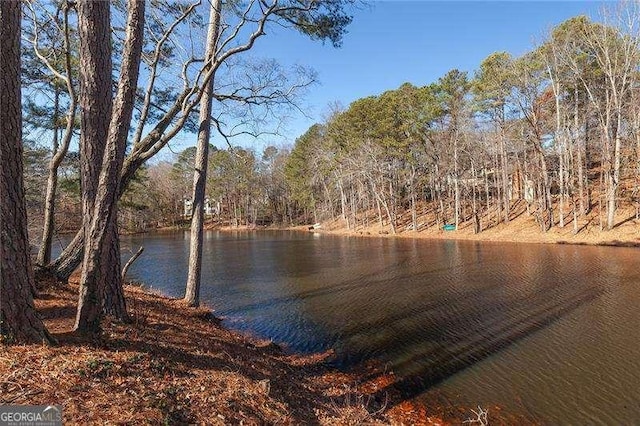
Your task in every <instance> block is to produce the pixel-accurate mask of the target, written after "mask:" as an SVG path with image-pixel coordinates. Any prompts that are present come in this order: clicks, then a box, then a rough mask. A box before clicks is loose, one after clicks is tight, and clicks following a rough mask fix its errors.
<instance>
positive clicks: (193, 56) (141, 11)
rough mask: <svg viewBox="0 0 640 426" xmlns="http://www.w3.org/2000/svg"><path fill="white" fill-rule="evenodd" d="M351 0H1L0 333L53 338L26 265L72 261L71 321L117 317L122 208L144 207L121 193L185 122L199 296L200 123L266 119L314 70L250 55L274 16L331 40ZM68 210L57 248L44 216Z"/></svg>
mask: <svg viewBox="0 0 640 426" xmlns="http://www.w3.org/2000/svg"><path fill="white" fill-rule="evenodd" d="M352 3H353V2H352V1H351V0H327V1H323V2H317V1H315V0H284V1H283V0H250V1H248V2H221V1H217V0H216V1H209V2H202V1H163V0H160V1H153V2H146V1H145V0H127V1H116V2H107V1H91V0H80V1H68V0H30V1H20V0H7V1H2V2H0V28H1V34H0V35H1V40H0V59H1V60H0V84H1V86H0V93H1V94H2V96H1V104H0V123H1V124H0V138H1V139H0V147H1V149H0V166H1V173H0V177H1V179H0V205H1V206H2V210H1V215H0V231H1V232H0V234H1V245H0V248H1V256H2V264H1V269H0V277H1V278H0V280H1V281H0V336H2V342H42V341H47V342H53V338H52V337H51V336H50V335H49V333H48V332H47V330H46V328H45V326H44V325H43V323H42V321H41V320H40V319H39V317H38V315H37V313H36V311H35V308H34V303H33V300H34V298H37V297H38V290H37V286H36V281H35V278H34V277H35V276H36V275H38V276H41V277H45V276H47V275H49V276H53V277H56V278H57V279H62V280H65V281H66V280H68V278H69V276H70V275H71V273H72V272H73V271H75V270H76V269H78V268H79V271H80V280H79V296H78V306H77V314H76V320H75V327H74V330H75V332H76V333H78V334H81V335H85V336H91V335H93V334H95V333H96V332H99V330H100V323H101V320H102V318H103V317H104V315H112V316H113V317H114V318H116V319H119V320H123V321H127V320H128V319H129V318H128V315H127V307H126V302H125V299H124V292H123V287H122V284H123V283H122V279H123V278H122V275H121V265H120V244H119V232H118V231H119V229H120V224H119V222H120V221H121V220H122V219H123V217H122V215H119V208H121V209H132V208H134V209H135V208H142V207H144V206H145V203H144V200H140V197H135V196H133V195H132V194H135V192H136V190H138V191H139V192H141V193H145V192H146V191H145V188H144V185H145V183H144V182H145V167H144V165H145V163H147V161H148V160H150V159H151V158H152V157H153V156H154V155H156V154H157V153H158V152H159V151H160V150H161V149H162V148H163V147H165V146H167V144H168V143H169V142H170V141H171V140H172V139H173V138H174V137H175V136H176V135H177V134H179V133H180V132H182V131H187V132H191V133H194V134H197V145H196V148H195V152H194V155H193V157H194V159H195V163H192V164H190V165H189V169H188V170H189V171H190V173H191V178H192V182H193V186H192V187H191V188H190V189H189V196H190V198H191V199H192V200H193V205H194V208H193V215H192V222H191V228H192V233H193V238H192V241H191V243H192V246H191V257H190V259H191V260H190V267H189V277H188V280H187V285H186V296H185V302H186V303H187V305H189V306H197V305H198V304H199V280H200V266H201V262H202V241H201V240H202V226H203V224H202V222H203V214H202V211H203V204H204V198H205V183H206V181H207V180H209V179H208V176H207V165H208V162H209V155H208V152H207V151H208V148H209V144H210V138H211V133H212V130H215V131H216V132H217V133H218V134H219V135H221V136H222V137H223V138H225V139H228V138H231V137H233V136H234V135H237V134H256V135H257V134H260V133H263V132H269V128H270V127H269V125H268V123H270V122H271V121H277V118H278V117H280V116H282V115H283V114H284V113H286V111H288V110H290V109H293V108H298V105H297V104H296V102H297V101H298V99H299V97H300V95H301V94H302V92H303V91H304V89H305V88H306V87H307V86H308V85H309V84H312V83H313V81H314V75H313V73H312V72H310V71H309V70H306V69H304V68H303V67H295V68H294V69H285V68H284V67H283V66H281V65H280V64H278V63H277V62H274V61H272V60H259V59H256V58H252V57H249V56H247V54H246V53H247V52H249V51H251V50H252V49H253V47H254V46H255V45H256V43H257V42H259V40H260V39H261V38H263V37H265V36H266V35H267V32H266V29H267V28H270V27H273V26H278V27H280V28H289V29H291V30H292V31H298V32H300V33H302V34H304V35H306V36H308V37H310V38H311V39H314V40H322V41H328V42H329V43H331V44H333V45H334V46H339V45H340V42H341V40H342V37H343V35H344V34H345V32H346V27H347V25H348V24H349V23H350V22H351V16H350V15H349V14H348V10H349V9H350V8H351V5H352ZM48 144H50V145H48ZM75 144H77V146H78V150H77V152H76V153H72V152H70V148H72V147H74V146H75ZM24 152H26V153H27V154H28V155H24ZM185 155H187V156H188V155H190V154H188V153H187V154H185ZM233 155H234V156H236V153H235V152H234V153H233ZM213 157H216V156H215V155H214V156H213ZM234 158H235V157H234ZM230 161H235V160H230ZM222 163H224V161H222ZM220 167H227V166H225V165H223V164H222V165H220ZM161 168H162V165H157V166H154V169H156V170H153V172H154V173H155V172H156V171H158V170H160V169H161ZM171 169H172V173H177V172H174V169H175V170H177V169H178V167H175V168H174V167H172V168H171ZM25 170H26V172H27V173H26V174H25ZM146 173H148V174H149V175H150V176H153V174H152V173H150V170H146ZM159 173H160V174H161V172H159ZM156 174H158V173H156ZM218 176H219V175H218V174H216V173H213V174H212V176H211V177H212V178H213V179H216V178H217V177H218ZM154 184H157V185H159V184H160V182H159V179H158V180H155V181H154ZM141 185H142V186H141ZM136 187H137V189H136ZM147 196H149V194H147ZM183 196H184V194H183ZM235 197H236V198H235V199H236V200H237V202H238V203H243V206H246V204H244V203H245V199H244V198H243V197H244V194H242V195H237V196H235ZM74 204H75V206H74ZM27 207H29V212H27ZM74 212H75V213H79V214H78V215H76V217H78V216H79V217H78V218H77V219H76V220H75V222H74V220H73V219H70V218H68V217H67V218H65V220H64V221H63V222H66V223H64V226H65V227H66V228H67V229H74V228H75V229H74V230H75V231H77V232H76V234H75V237H74V238H73V239H72V241H71V242H70V243H69V244H68V245H67V246H66V247H65V249H64V250H63V251H62V253H61V254H60V255H59V256H58V257H57V258H56V259H53V258H52V244H53V240H54V236H55V234H56V227H57V226H60V225H61V224H60V220H59V219H58V220H56V218H60V216H61V213H62V215H65V216H73V214H72V213H74ZM66 213H69V214H66ZM119 216H120V217H119ZM125 219H126V215H125ZM134 220H135V219H134ZM29 230H31V235H29ZM34 230H36V231H35V233H36V235H34ZM40 236H41V238H39V237H40ZM30 243H32V244H33V245H34V246H37V247H39V249H38V250H37V253H34V256H33V258H32V256H31V254H32V253H31V246H30Z"/></svg>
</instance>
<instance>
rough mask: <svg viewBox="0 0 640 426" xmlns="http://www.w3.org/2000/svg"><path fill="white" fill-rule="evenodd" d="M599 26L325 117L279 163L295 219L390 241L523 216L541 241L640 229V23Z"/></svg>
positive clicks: (624, 18)
mask: <svg viewBox="0 0 640 426" xmlns="http://www.w3.org/2000/svg"><path fill="white" fill-rule="evenodd" d="M601 18H602V19H601V20H599V21H592V20H590V19H589V18H587V17H585V16H578V17H575V18H571V19H569V20H567V21H565V22H563V23H561V24H560V25H558V26H556V27H555V28H553V29H552V30H551V31H550V32H549V34H548V35H547V37H546V38H545V39H544V40H543V41H542V42H541V43H540V44H539V45H538V46H536V47H535V48H534V49H532V50H531V51H529V52H527V53H525V54H524V55H522V56H519V57H514V56H512V55H510V54H509V53H507V52H496V53H493V54H491V55H489V56H488V57H487V58H486V59H484V60H483V61H482V63H481V64H480V65H479V67H478V69H477V71H476V72H475V73H474V74H473V75H469V74H468V73H467V72H463V71H460V70H456V69H454V70H451V71H449V72H448V73H446V74H445V75H444V76H442V77H441V78H439V79H438V81H436V82H434V83H433V84H429V85H427V86H424V87H416V86H414V85H412V84H409V83H406V84H403V85H402V86H401V87H399V88H397V89H395V90H389V91H387V92H384V93H382V94H380V95H378V96H370V97H366V98H363V99H359V100H357V101H355V102H353V103H352V104H351V105H350V106H349V107H348V108H346V109H343V110H336V111H334V113H333V114H331V116H330V117H329V118H328V119H327V120H326V121H325V122H323V123H319V124H316V125H314V126H312V127H311V128H309V129H308V131H307V132H306V133H305V134H304V135H303V136H301V137H300V138H299V139H298V140H297V141H296V144H295V146H294V148H293V149H292V152H291V155H290V157H289V159H288V161H287V165H286V174H287V177H288V182H289V185H290V191H291V194H292V197H293V199H294V200H295V203H296V206H297V211H298V214H299V215H300V216H301V217H302V218H305V219H306V220H307V221H314V222H315V221H320V220H327V219H336V218H340V219H342V220H343V221H344V223H345V225H346V227H347V228H348V229H352V230H353V229H356V228H357V227H362V226H365V227H366V226H371V225H372V224H375V223H378V224H379V226H380V227H382V228H383V229H387V230H388V231H385V232H391V233H396V232H399V230H405V229H411V230H421V229H424V228H426V227H433V226H437V227H442V226H444V225H449V226H450V227H455V229H458V228H460V227H461V226H463V225H465V226H467V225H468V226H472V229H473V230H474V232H476V233H479V232H482V231H484V230H486V229H488V228H491V227H493V226H496V225H498V224H500V223H507V222H509V221H510V220H512V219H513V218H514V217H516V216H518V215H519V214H521V213H524V212H525V211H526V213H528V214H530V215H532V216H533V217H535V220H536V222H537V223H538V224H539V227H540V230H541V232H546V231H548V230H549V229H551V228H552V227H556V226H557V227H561V228H562V227H564V226H567V225H569V224H572V226H573V232H574V233H578V232H579V231H580V230H581V228H582V227H581V226H580V227H579V226H578V224H579V223H580V221H581V220H582V219H584V218H585V217H586V216H587V215H589V214H590V213H591V214H592V215H595V214H597V219H596V220H597V223H599V226H600V229H601V230H609V229H612V228H613V227H614V226H615V225H616V217H617V216H616V214H618V215H620V214H621V213H620V211H621V209H624V210H625V211H628V210H632V211H634V212H635V215H636V217H637V216H638V213H639V212H640V197H639V196H640V194H639V193H638V188H639V183H640V109H639V106H640V102H639V100H640V32H639V31H640V10H639V9H638V5H637V3H623V4H621V5H617V6H615V7H611V8H609V9H607V10H606V11H605V12H604V13H603V15H602V16H601ZM427 213H428V214H427ZM425 217H429V218H430V219H429V220H426V219H420V218H425Z"/></svg>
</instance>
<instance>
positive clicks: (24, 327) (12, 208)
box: [0, 0, 52, 343]
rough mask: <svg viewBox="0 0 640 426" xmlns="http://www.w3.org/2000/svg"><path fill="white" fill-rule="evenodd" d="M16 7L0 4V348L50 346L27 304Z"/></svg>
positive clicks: (30, 283)
mask: <svg viewBox="0 0 640 426" xmlns="http://www.w3.org/2000/svg"><path fill="white" fill-rule="evenodd" d="M20 27H21V2H20V1H11V0H10V1H2V2H0V94H1V96H0V166H1V167H0V242H1V244H0V261H1V262H0V343H3V342H5V340H4V339H5V338H6V339H8V340H7V341H16V342H25V343H26V342H42V341H46V342H52V339H51V337H50V336H49V334H48V333H47V330H46V328H45V326H44V324H43V323H42V321H41V320H40V318H39V317H38V315H37V313H36V310H35V307H34V305H33V295H32V292H33V289H34V288H35V283H34V279H33V270H32V267H31V257H30V250H29V236H28V233H27V210H26V205H25V198H24V182H23V175H22V173H23V163H22V102H21V92H20V90H21V87H20V34H21V32H20Z"/></svg>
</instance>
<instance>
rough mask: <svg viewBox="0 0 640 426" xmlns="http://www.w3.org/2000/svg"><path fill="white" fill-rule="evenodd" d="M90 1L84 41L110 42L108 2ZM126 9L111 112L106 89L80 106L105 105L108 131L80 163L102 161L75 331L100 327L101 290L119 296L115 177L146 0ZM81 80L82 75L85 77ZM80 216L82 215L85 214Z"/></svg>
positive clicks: (126, 127)
mask: <svg viewBox="0 0 640 426" xmlns="http://www.w3.org/2000/svg"><path fill="white" fill-rule="evenodd" d="M90 3H92V4H93V6H82V7H80V8H79V10H78V19H79V23H80V25H79V27H80V28H81V30H82V29H83V25H82V20H81V19H80V18H81V16H82V14H81V12H80V10H81V9H84V8H86V10H85V13H86V15H85V17H84V18H85V19H86V21H85V22H86V23H87V24H88V25H86V27H88V29H89V30H91V29H92V30H93V33H94V37H97V39H95V40H88V41H89V42H91V41H102V42H104V41H105V39H106V41H107V42H109V41H110V40H109V38H110V22H109V21H110V19H109V18H110V17H109V4H108V3H107V4H106V7H98V6H96V4H97V3H100V2H97V3H93V2H90ZM92 9H93V10H92ZM127 9H128V17H127V29H126V38H125V42H124V49H123V61H122V67H121V73H120V79H119V81H118V89H117V92H116V97H115V102H114V108H113V114H111V94H110V92H111V91H110V89H109V93H108V94H107V97H108V100H104V101H102V102H99V101H98V100H96V99H95V98H94V99H91V97H90V96H87V98H88V99H87V98H85V102H89V103H91V102H94V103H95V104H94V105H95V106H96V107H97V109H98V110H99V111H100V112H101V113H102V112H107V109H106V108H104V105H106V104H108V110H109V111H108V112H109V114H108V115H106V121H107V123H108V130H107V138H106V147H105V149H104V153H103V158H100V159H98V158H88V159H85V161H91V160H93V161H97V162H98V164H100V163H101V167H100V172H99V177H98V184H97V186H96V192H95V196H94V204H93V206H90V208H91V209H92V214H91V215H90V221H88V222H89V223H88V226H87V227H86V228H85V245H84V259H83V268H82V275H81V278H80V297H79V302H78V314H77V316H76V325H75V329H76V330H78V331H80V332H93V331H96V330H97V329H98V328H99V321H100V317H101V314H102V311H103V309H104V306H103V301H104V294H105V292H110V291H111V290H113V289H115V291H117V292H122V280H121V276H120V259H119V242H118V234H117V206H116V203H117V200H118V195H119V187H118V186H119V184H120V175H121V172H122V166H123V162H124V156H125V150H126V143H127V135H128V133H129V129H130V127H131V116H132V113H133V105H134V100H135V91H136V88H137V83H138V75H139V69H140V59H141V55H142V44H143V38H142V37H143V30H144V10H145V0H130V1H129V2H128V4H127ZM105 26H106V28H105ZM88 48H90V49H91V48H93V49H95V45H91V44H89V46H88ZM107 49H109V50H110V48H109V47H107ZM94 52H95V51H94ZM81 53H82V47H81ZM86 53H87V52H85V54H86ZM109 53H110V52H109ZM91 55H92V53H88V56H86V58H88V59H89V60H90V61H91V64H92V65H93V64H95V65H98V64H99V62H98V61H97V60H95V59H94V58H92V56H91ZM82 57H83V56H82V55H81V58H82ZM103 60H104V58H103ZM94 61H95V62H94ZM109 61H110V58H109ZM108 65H109V78H108V82H109V84H108V86H110V81H111V76H110V74H111V73H110V65H111V64H110V63H109V64H108ZM91 71H93V73H94V74H99V72H102V70H100V71H99V72H98V71H97V70H96V69H94V68H89V72H91ZM83 76H84V75H83ZM84 78H87V77H86V76H84ZM99 78H100V84H99V86H100V88H101V85H102V84H103V82H102V81H101V80H102V78H106V76H102V75H100V77H99ZM97 86H98V85H97ZM88 87H90V86H88ZM89 92H90V94H91V95H96V94H97V91H91V90H89ZM85 108H86V107H85ZM85 113H86V110H85ZM83 118H84V114H83ZM104 118H105V117H104V116H103V115H102V114H100V115H99V116H98V117H96V119H98V123H99V125H100V126H102V122H101V120H104ZM93 125H94V126H95V125H96V124H95V123H94V124H93ZM90 126H91V125H87V124H86V123H83V125H82V128H83V131H84V129H85V128H90ZM100 131H102V129H100ZM90 135H91V134H90ZM100 136H102V134H100ZM99 140H100V139H99V138H95V139H93V141H88V143H89V144H90V143H92V142H93V143H95V142H96V141H99ZM94 167H95V166H94ZM85 216H87V215H86V213H85ZM110 251H111V252H110ZM108 262H115V265H113V264H112V265H109V264H108ZM107 283H110V285H109V286H108V285H107ZM119 299H120V295H118V294H116V295H114V297H111V298H109V300H110V301H114V300H119ZM111 308H113V309H119V308H116V307H115V306H110V307H109V309H111ZM120 315H122V317H123V318H126V309H125V312H124V313H122V312H120Z"/></svg>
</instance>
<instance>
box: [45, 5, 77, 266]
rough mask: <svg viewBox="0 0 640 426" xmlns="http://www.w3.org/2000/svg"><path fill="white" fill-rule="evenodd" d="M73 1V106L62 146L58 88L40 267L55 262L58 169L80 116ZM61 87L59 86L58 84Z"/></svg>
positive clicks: (68, 75) (66, 23)
mask: <svg viewBox="0 0 640 426" xmlns="http://www.w3.org/2000/svg"><path fill="white" fill-rule="evenodd" d="M70 8H71V4H70V3H67V4H66V5H65V10H64V50H65V70H66V79H65V83H66V85H67V94H68V96H69V107H68V109H67V125H66V127H65V130H64V135H63V137H62V143H61V144H59V145H58V140H57V136H58V123H57V120H58V100H59V99H58V97H59V91H58V90H59V89H56V99H55V101H56V105H55V111H56V114H55V122H54V128H55V129H54V136H55V137H54V144H53V145H54V146H53V157H52V158H51V161H50V162H49V177H48V179H47V189H46V196H45V205H44V229H43V230H42V242H41V244H40V250H39V251H38V257H37V261H36V263H37V264H38V265H40V266H45V265H48V264H49V262H51V244H52V241H53V232H54V224H55V201H56V191H57V189H58V169H59V168H60V164H61V163H62V161H63V160H64V157H65V156H66V155H67V151H68V149H69V144H70V143H71V138H72V136H73V125H74V121H75V116H76V109H77V105H78V97H77V95H76V91H75V87H74V86H73V82H72V81H71V48H70V40H69V10H70ZM56 87H57V86H56Z"/></svg>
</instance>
